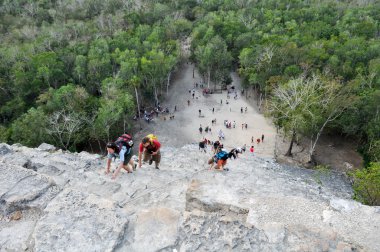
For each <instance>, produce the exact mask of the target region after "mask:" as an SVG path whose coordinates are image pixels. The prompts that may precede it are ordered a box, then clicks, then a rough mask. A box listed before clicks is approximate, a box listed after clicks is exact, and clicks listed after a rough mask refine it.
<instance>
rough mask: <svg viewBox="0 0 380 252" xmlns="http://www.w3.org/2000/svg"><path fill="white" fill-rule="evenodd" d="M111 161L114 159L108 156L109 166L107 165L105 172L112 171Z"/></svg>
mask: <svg viewBox="0 0 380 252" xmlns="http://www.w3.org/2000/svg"><path fill="white" fill-rule="evenodd" d="M111 161H112V158H108V159H107V166H106V171H105V174H108V173H110V169H111Z"/></svg>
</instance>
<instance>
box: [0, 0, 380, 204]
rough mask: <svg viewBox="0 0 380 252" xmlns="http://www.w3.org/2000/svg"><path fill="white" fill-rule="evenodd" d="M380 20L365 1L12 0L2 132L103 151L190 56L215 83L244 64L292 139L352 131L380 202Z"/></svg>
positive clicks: (361, 194)
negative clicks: (187, 52) (187, 54)
mask: <svg viewBox="0 0 380 252" xmlns="http://www.w3.org/2000/svg"><path fill="white" fill-rule="evenodd" d="M379 20H380V3H379V2H378V1H364V0H363V1H329V0H319V1H317V0H309V1H301V0H288V1H286V0H263V1H260V0H198V1H195V0H175V1H174V0H156V1H154V0H148V1H144V0H142V1H131V0H83V1H76V0H1V1H0V34H1V35H0V142H7V143H10V144H12V143H21V144H23V145H26V146H30V147H36V146H38V145H39V144H41V143H43V142H46V143H51V144H54V145H56V146H59V147H60V148H62V149H65V150H70V151H81V150H83V149H87V150H89V149H93V150H99V148H101V146H104V143H105V142H107V141H108V140H110V139H114V138H115V136H117V135H118V134H120V132H121V131H122V130H124V131H125V130H129V129H130V128H131V127H132V126H133V123H134V121H133V120H131V119H132V118H133V117H134V116H138V114H139V113H138V112H139V111H140V110H141V109H142V108H143V107H144V106H155V105H157V104H158V103H159V102H162V101H164V100H165V94H166V88H167V85H168V83H169V82H170V78H171V76H173V74H174V73H176V71H178V69H179V66H180V64H181V63H182V62H184V61H187V60H190V61H192V62H194V63H195V64H196V66H197V69H198V71H199V72H200V74H201V75H202V76H203V79H204V81H205V82H208V83H210V82H212V83H213V85H212V86H213V87H214V86H215V87H221V86H223V85H226V84H228V83H230V82H231V78H230V72H231V71H236V72H238V73H239V75H240V76H241V77H242V78H243V80H244V87H245V88H247V89H252V90H255V93H256V94H257V100H258V101H259V102H260V104H263V107H264V108H265V111H266V114H267V116H269V117H271V118H272V120H273V122H274V124H275V125H276V127H278V129H279V130H282V131H283V132H284V133H285V134H286V135H287V136H289V139H291V140H292V142H293V140H294V139H295V138H296V137H307V138H308V139H311V142H312V144H311V145H312V147H311V149H313V145H314V147H315V144H316V143H317V141H318V138H319V136H320V135H321V134H322V133H323V134H334V135H342V136H345V137H349V138H352V139H355V140H356V141H357V142H358V143H359V146H360V147H359V149H358V152H360V153H361V154H362V155H363V158H364V160H365V162H364V167H362V169H358V170H357V171H356V172H355V173H353V174H351V175H352V176H353V178H354V180H355V183H354V188H355V189H356V192H357V198H358V199H359V200H361V201H362V202H364V203H366V204H373V205H374V204H377V205H379V204H380V40H379V38H380V21H379ZM184 41H190V42H191V46H190V52H191V55H190V58H189V59H187V58H185V56H184V55H183V54H182V50H181V45H182V44H183V43H184ZM289 151H290V152H289V153H288V154H291V149H289ZM312 154H313V153H312V151H311V154H310V158H311V160H312Z"/></svg>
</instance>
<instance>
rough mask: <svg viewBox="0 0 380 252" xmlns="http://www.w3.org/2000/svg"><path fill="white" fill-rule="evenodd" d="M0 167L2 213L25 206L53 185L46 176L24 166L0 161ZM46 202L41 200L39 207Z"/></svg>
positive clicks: (41, 195)
mask: <svg viewBox="0 0 380 252" xmlns="http://www.w3.org/2000/svg"><path fill="white" fill-rule="evenodd" d="M0 169H1V173H0V180H1V181H2V183H1V184H0V195H1V196H0V210H1V211H2V212H3V213H10V212H13V211H15V210H19V209H24V208H27V207H28V205H29V204H30V203H31V202H33V201H35V200H38V198H41V197H43V196H44V194H45V193H46V192H47V190H48V189H49V188H50V187H52V186H54V182H53V181H52V180H51V179H49V178H48V177H45V176H43V175H41V174H38V173H36V172H34V171H31V170H28V169H25V168H21V167H17V166H10V165H6V164H4V163H0ZM46 204H47V202H46V201H45V202H41V207H44V206H45V205H46Z"/></svg>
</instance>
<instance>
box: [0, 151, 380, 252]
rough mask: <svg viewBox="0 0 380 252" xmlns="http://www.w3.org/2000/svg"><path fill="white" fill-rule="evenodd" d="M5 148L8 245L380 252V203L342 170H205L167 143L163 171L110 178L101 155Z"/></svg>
mask: <svg viewBox="0 0 380 252" xmlns="http://www.w3.org/2000/svg"><path fill="white" fill-rule="evenodd" d="M4 146H6V147H5V148H4V150H5V151H4V153H5V154H3V155H2V154H0V200H1V202H0V208H1V209H2V210H3V211H2V212H1V213H0V226H1V228H2V229H1V230H0V246H1V247H2V248H6V249H8V250H11V249H13V250H16V251H19V250H25V249H29V250H32V251H170V252H172V251H345V250H354V251H380V244H379V242H378V233H380V227H379V223H380V219H379V218H380V214H379V213H380V210H379V208H376V207H368V206H363V205H361V204H359V203H357V202H355V201H352V200H351V197H352V190H351V188H350V185H349V183H347V182H346V180H345V177H344V176H342V175H341V174H339V173H333V172H329V173H326V174H320V173H318V172H315V171H312V170H306V169H303V168H297V167H291V166H283V165H279V164H277V163H276V162H274V161H273V160H271V159H264V158H258V157H252V156H250V155H245V154H243V155H241V156H240V157H239V158H238V159H236V160H228V164H227V167H228V168H229V171H228V172H226V171H223V172H218V171H209V170H208V169H207V164H206V162H207V157H208V156H207V155H206V154H204V153H200V152H199V151H198V147H197V146H196V145H187V146H184V147H182V148H172V147H163V148H162V162H161V165H160V168H161V169H160V170H156V169H154V167H152V166H148V165H144V166H143V168H142V169H138V170H137V171H135V172H133V173H132V174H127V173H126V172H125V171H122V172H121V173H120V174H119V176H118V177H117V179H116V180H112V179H111V176H112V175H111V174H108V175H105V174H104V167H105V159H101V158H100V156H99V155H91V154H89V153H86V152H82V153H79V154H78V153H68V152H63V151H59V150H58V151H55V152H48V151H41V150H37V149H30V148H27V147H23V146H18V145H17V146H16V145H12V146H8V145H4ZM0 148H1V147H0ZM4 162H6V163H4ZM116 165H117V164H116V163H114V162H113V163H112V168H111V170H112V171H114V169H115V168H116ZM22 166H23V167H22ZM22 209H29V210H30V211H32V210H35V211H37V212H38V211H39V213H37V214H35V215H33V216H32V217H33V218H31V217H30V216H29V217H28V215H27V214H25V211H26V210H22ZM16 210H22V214H21V218H19V219H18V218H17V219H18V220H15V219H14V218H13V220H12V218H11V216H12V213H14V211H16ZM29 210H28V211H29ZM42 211H43V213H42ZM36 223H37V224H36ZM35 226H36V228H35ZM3 227H4V228H3ZM20 229H24V230H25V231H26V232H25V233H24V234H23V233H22V232H21V231H20ZM18 232H20V235H21V236H20V237H17V238H15V241H13V240H12V241H10V240H9V239H10V237H12V235H13V233H18Z"/></svg>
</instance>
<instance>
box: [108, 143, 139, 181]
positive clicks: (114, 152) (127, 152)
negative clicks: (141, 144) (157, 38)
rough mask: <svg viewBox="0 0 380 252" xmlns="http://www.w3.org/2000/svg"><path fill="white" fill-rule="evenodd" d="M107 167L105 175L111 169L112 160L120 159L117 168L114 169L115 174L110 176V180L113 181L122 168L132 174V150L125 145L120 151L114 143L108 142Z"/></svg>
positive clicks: (133, 165)
mask: <svg viewBox="0 0 380 252" xmlns="http://www.w3.org/2000/svg"><path fill="white" fill-rule="evenodd" d="M107 152H108V155H107V167H106V172H105V173H106V174H108V173H109V172H110V168H111V161H112V158H115V159H116V158H117V157H119V158H120V162H119V165H118V167H117V168H116V170H115V172H114V173H113V174H112V179H115V178H116V177H117V175H118V174H119V172H120V170H121V169H122V168H123V169H125V170H126V171H127V172H128V173H132V170H133V168H132V167H135V164H134V161H133V159H132V148H131V147H127V146H126V145H122V147H121V150H119V147H118V146H117V145H116V143H114V142H110V143H108V144H107Z"/></svg>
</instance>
